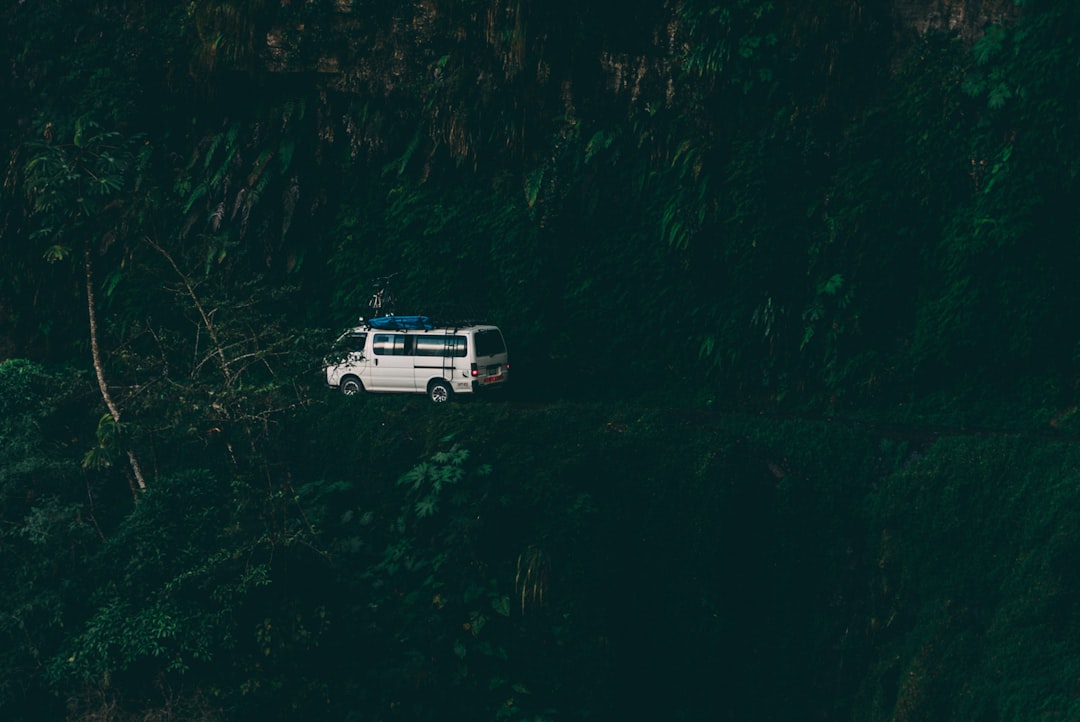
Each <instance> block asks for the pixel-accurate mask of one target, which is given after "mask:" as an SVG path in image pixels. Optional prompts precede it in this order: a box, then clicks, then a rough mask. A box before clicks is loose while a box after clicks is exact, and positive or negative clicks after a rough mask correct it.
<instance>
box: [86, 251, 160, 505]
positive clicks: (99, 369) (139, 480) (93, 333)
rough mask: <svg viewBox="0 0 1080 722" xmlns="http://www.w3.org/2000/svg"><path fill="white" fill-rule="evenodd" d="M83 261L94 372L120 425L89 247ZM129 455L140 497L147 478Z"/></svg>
mask: <svg viewBox="0 0 1080 722" xmlns="http://www.w3.org/2000/svg"><path fill="white" fill-rule="evenodd" d="M83 262H84V264H85V266H86V307H87V310H88V311H89V313H90V355H91V356H92V357H93V360H94V373H96V374H97V382H98V388H100V389H101V398H102V399H104V400H105V406H107V407H108V409H109V415H110V416H112V418H113V421H114V422H116V424H117V425H119V424H120V409H119V408H118V407H117V406H116V402H115V401H113V398H112V394H110V393H109V385H108V384H107V383H105V366H104V365H103V364H102V362H101V349H100V347H99V346H98V332H97V312H96V311H95V310H94V265H93V262H92V261H91V256H90V249H89V248H87V249H86V251H85V255H84V257H83ZM127 455H128V461H129V462H130V463H131V472H132V474H134V475H135V484H136V485H137V486H132V488H131V492H132V494H133V495H134V496H135V498H136V499H138V498H139V494H140V493H141V492H142V491H144V490H145V489H146V478H145V477H144V476H143V473H142V468H141V467H140V466H139V460H138V459H137V458H136V457H135V452H134V451H132V450H131V449H128V450H127Z"/></svg>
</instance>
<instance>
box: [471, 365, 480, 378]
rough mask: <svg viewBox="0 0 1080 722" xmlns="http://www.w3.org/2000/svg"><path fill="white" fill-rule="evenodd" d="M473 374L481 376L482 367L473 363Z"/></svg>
mask: <svg viewBox="0 0 1080 722" xmlns="http://www.w3.org/2000/svg"><path fill="white" fill-rule="evenodd" d="M472 375H473V376H479V375H480V369H478V368H476V364H472Z"/></svg>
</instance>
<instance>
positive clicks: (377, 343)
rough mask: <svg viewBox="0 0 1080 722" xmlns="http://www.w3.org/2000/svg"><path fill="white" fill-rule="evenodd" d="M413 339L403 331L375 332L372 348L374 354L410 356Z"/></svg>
mask: <svg viewBox="0 0 1080 722" xmlns="http://www.w3.org/2000/svg"><path fill="white" fill-rule="evenodd" d="M413 340H414V339H412V338H409V337H407V336H406V335H405V334H403V333H377V334H375V339H374V341H373V342H372V348H373V349H374V351H375V355H376V356H411V355H412V350H413Z"/></svg>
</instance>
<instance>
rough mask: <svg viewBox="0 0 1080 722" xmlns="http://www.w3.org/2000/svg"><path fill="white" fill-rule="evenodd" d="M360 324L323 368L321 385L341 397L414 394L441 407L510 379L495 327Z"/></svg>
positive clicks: (387, 320) (386, 321)
mask: <svg viewBox="0 0 1080 722" xmlns="http://www.w3.org/2000/svg"><path fill="white" fill-rule="evenodd" d="M361 322H362V325H360V326H357V327H355V328H351V329H349V330H348V331H346V332H345V333H343V334H342V335H341V337H340V338H338V340H337V343H336V344H335V354H334V355H333V356H332V357H331V358H330V359H328V360H327V362H326V385H327V386H329V387H330V388H336V389H340V390H341V392H342V393H344V394H349V395H351V394H357V393H360V392H361V391H371V392H375V393H379V392H397V393H417V394H427V395H428V398H430V399H431V400H432V401H434V402H435V403H442V402H444V401H448V400H449V399H450V398H452V397H453V395H454V394H471V393H475V392H477V391H480V390H481V389H489V388H496V387H500V386H503V385H504V384H506V382H507V381H508V380H509V379H510V357H509V354H508V353H507V351H506V341H505V340H504V339H503V335H502V331H500V330H499V328H498V327H497V326H489V325H483V324H470V325H464V326H435V325H434V324H432V323H431V321H430V319H428V318H427V317H426V316H383V317H380V318H373V319H370V320H368V321H367V322H363V319H361Z"/></svg>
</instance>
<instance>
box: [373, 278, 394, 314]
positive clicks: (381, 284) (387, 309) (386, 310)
mask: <svg viewBox="0 0 1080 722" xmlns="http://www.w3.org/2000/svg"><path fill="white" fill-rule="evenodd" d="M396 275H397V274H396V273H391V274H390V275H389V276H380V277H379V278H377V279H376V280H375V292H374V293H373V294H372V295H371V299H370V300H369V301H368V308H370V309H371V315H372V316H393V315H394V294H393V293H392V292H391V291H390V279H391V278H393V277H394V276H396Z"/></svg>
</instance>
